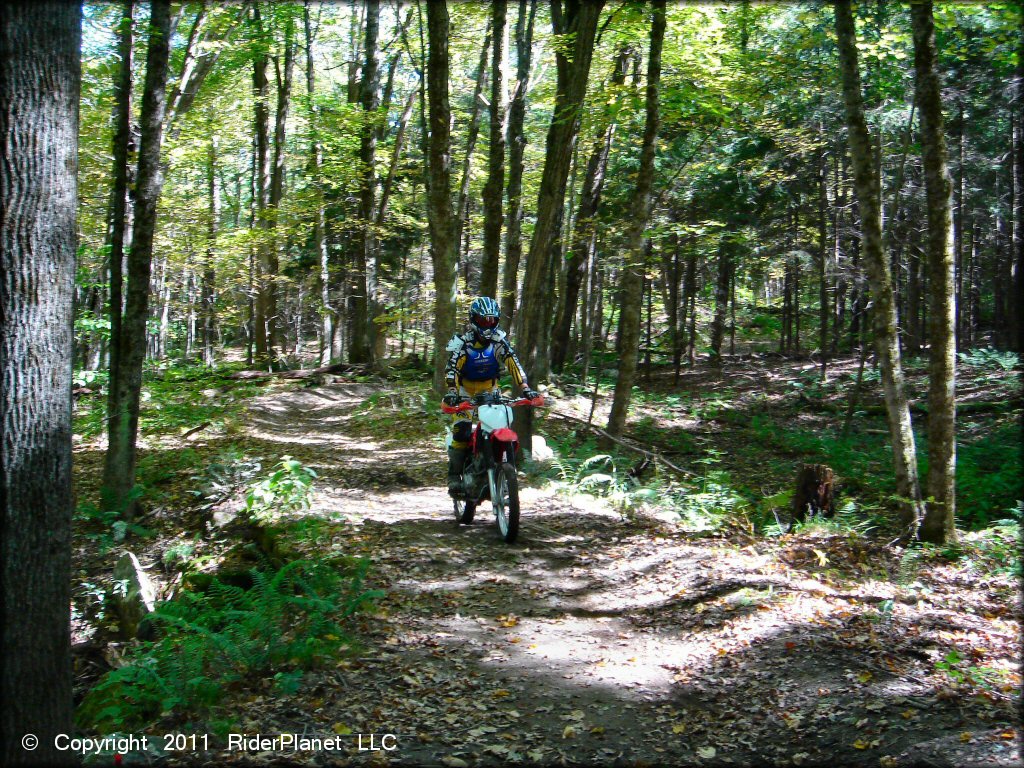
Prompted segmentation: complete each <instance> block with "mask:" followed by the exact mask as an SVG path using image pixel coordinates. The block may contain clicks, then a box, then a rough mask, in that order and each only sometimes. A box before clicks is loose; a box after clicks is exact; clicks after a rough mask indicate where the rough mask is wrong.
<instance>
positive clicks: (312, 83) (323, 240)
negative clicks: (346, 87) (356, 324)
mask: <svg viewBox="0 0 1024 768" xmlns="http://www.w3.org/2000/svg"><path fill="white" fill-rule="evenodd" d="M302 22H303V29H304V31H305V39H306V94H307V97H308V104H309V114H308V117H307V120H308V121H309V161H308V162H307V165H306V168H307V172H308V174H309V175H310V176H311V177H312V180H313V185H312V186H313V189H314V194H315V196H316V213H315V219H314V223H313V249H314V251H315V252H316V255H317V260H318V262H319V264H320V305H321V307H320V312H321V322H322V328H321V339H320V364H321V365H328V364H330V362H331V360H332V359H333V356H332V351H333V349H332V346H333V345H332V340H333V339H334V334H335V328H336V323H337V317H338V314H337V310H336V309H335V307H334V303H333V301H332V299H331V270H330V252H329V251H328V249H327V214H326V211H325V210H324V190H323V170H322V169H323V165H324V147H323V142H322V141H320V109H319V107H318V106H317V103H316V67H315V66H314V63H313V24H312V19H311V18H310V13H309V0H306V2H305V4H304V7H303V11H302Z"/></svg>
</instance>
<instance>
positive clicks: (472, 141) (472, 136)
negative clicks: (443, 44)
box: [455, 19, 491, 290]
mask: <svg viewBox="0 0 1024 768" xmlns="http://www.w3.org/2000/svg"><path fill="white" fill-rule="evenodd" d="M490 48H491V22H490V19H488V21H487V31H486V32H485V33H484V44H483V45H482V46H481V48H480V61H479V63H478V64H477V69H476V81H475V82H476V84H475V85H474V86H473V101H472V104H470V107H469V124H468V125H467V126H466V151H465V152H464V153H463V155H462V175H461V176H460V177H459V178H460V179H461V181H460V182H459V199H458V203H457V204H456V207H455V250H456V254H457V257H458V254H459V253H461V254H462V258H463V259H465V261H466V264H465V265H464V272H465V274H466V284H467V287H466V290H469V285H468V284H469V263H468V262H469V246H468V243H469V232H468V231H467V230H466V227H467V225H468V224H469V208H470V199H469V182H470V178H471V176H472V173H471V171H472V167H473V150H475V149H476V140H477V138H478V137H479V135H480V96H481V94H482V93H483V91H484V82H485V81H486V79H487V52H488V51H489V50H490ZM463 235H465V237H463ZM464 240H465V242H466V243H467V246H466V248H465V249H463V248H462V243H463V241H464Z"/></svg>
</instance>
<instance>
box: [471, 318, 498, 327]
mask: <svg viewBox="0 0 1024 768" xmlns="http://www.w3.org/2000/svg"><path fill="white" fill-rule="evenodd" d="M473 324H474V325H475V326H477V327H478V328H485V329H487V330H490V329H492V328H497V327H498V318H497V317H494V316H493V315H476V316H475V317H474V318H473Z"/></svg>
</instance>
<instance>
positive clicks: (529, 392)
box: [523, 387, 540, 400]
mask: <svg viewBox="0 0 1024 768" xmlns="http://www.w3.org/2000/svg"><path fill="white" fill-rule="evenodd" d="M523 397H525V398H526V399H527V400H535V399H536V398H538V397H540V392H538V391H536V390H534V389H530V388H529V387H526V388H525V389H524V390H523Z"/></svg>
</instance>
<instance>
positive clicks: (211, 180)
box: [201, 125, 221, 367]
mask: <svg viewBox="0 0 1024 768" xmlns="http://www.w3.org/2000/svg"><path fill="white" fill-rule="evenodd" d="M217 145H218V137H217V135H216V134H215V133H213V131H212V125H211V133H210V143H209V147H208V150H207V151H208V167H207V177H206V183H207V189H208V191H209V195H210V208H209V211H208V215H209V217H210V222H209V225H208V226H207V230H206V237H207V240H206V262H205V263H204V264H203V277H202V290H201V295H202V308H203V364H204V365H207V366H209V367H213V364H214V354H213V345H214V341H215V339H216V334H217V304H216V300H217V293H216V281H217V270H216V266H215V264H216V256H217V232H218V231H219V229H220V207H221V206H220V203H221V190H220V176H219V175H218V173H217Z"/></svg>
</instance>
